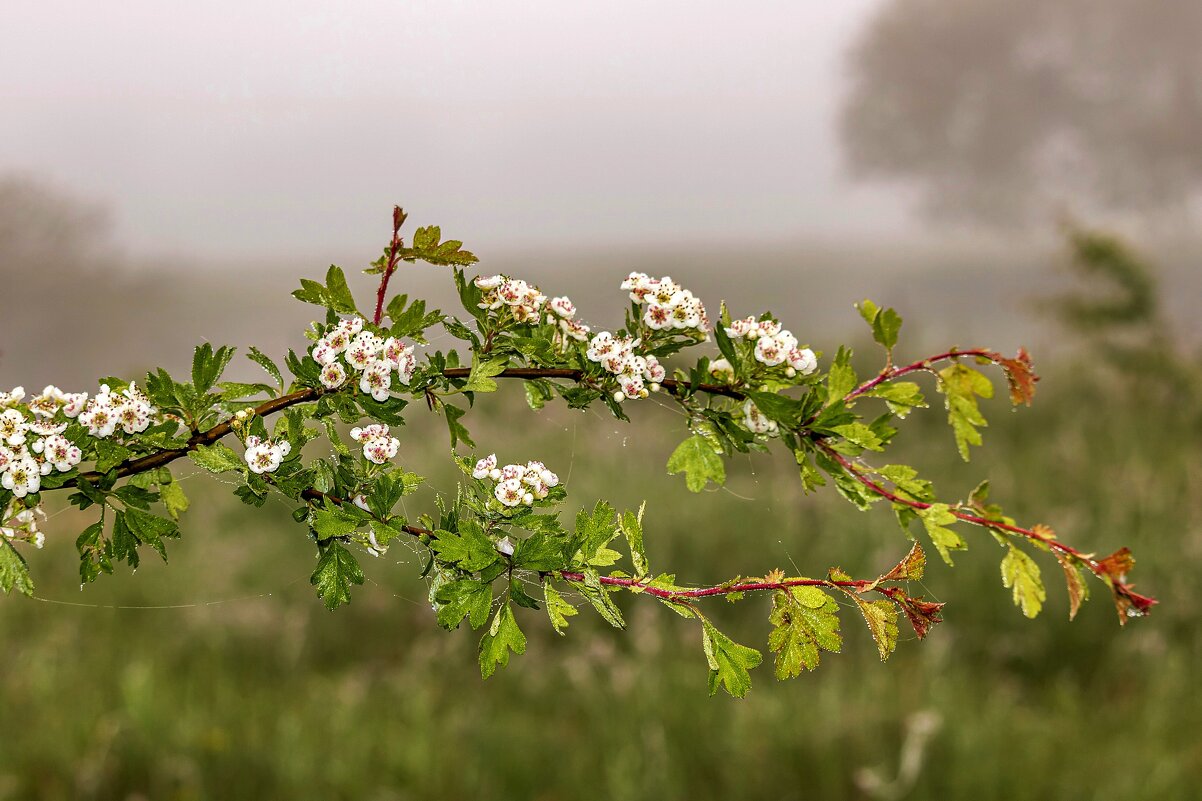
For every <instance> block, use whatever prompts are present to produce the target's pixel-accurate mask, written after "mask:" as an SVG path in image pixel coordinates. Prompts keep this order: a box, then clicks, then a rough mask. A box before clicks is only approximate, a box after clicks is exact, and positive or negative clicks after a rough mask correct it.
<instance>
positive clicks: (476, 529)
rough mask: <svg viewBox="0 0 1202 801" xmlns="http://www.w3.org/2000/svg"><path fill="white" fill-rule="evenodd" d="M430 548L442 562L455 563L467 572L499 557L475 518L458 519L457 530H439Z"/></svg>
mask: <svg viewBox="0 0 1202 801" xmlns="http://www.w3.org/2000/svg"><path fill="white" fill-rule="evenodd" d="M430 549H431V550H433V551H434V552H435V553H437V554H438V555H439V557H440V558H441V559H442V561H444V562H448V563H452V564H457V565H459V567H460V569H462V570H466V571H468V572H469V573H472V572H475V571H477V570H483V569H484V568H486V567H488V566H489V565H491V564H493V563H494V562H496V561H497V560H498V559H500V558H501V557H500V554H498V553H497V549H496V546H494V545H493V542H492V540H490V539H489V538H488V535H487V534H485V533H484V529H483V528H481V527H480V524H479V523H477V522H476V521H475V520H466V519H465V520H460V521H459V530H458V531H444V530H441V529H440V530H439V531H438V536H437V537H436V538H435V539H434V540H432V541H431V542H430Z"/></svg>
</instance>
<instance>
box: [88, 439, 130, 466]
mask: <svg viewBox="0 0 1202 801" xmlns="http://www.w3.org/2000/svg"><path fill="white" fill-rule="evenodd" d="M95 444H96V471H97V472H99V473H107V472H108V471H110V470H112V469H113V468H114V467H116V466H117V465H119V464H121V463H122V462H124V461H125V460H126V459H128V458H129V457H131V456H133V451H131V450H130V449H129V448H127V447H125V446H124V445H118V444H117V443H115V442H110V441H109V440H107V439H98V440H96V441H95Z"/></svg>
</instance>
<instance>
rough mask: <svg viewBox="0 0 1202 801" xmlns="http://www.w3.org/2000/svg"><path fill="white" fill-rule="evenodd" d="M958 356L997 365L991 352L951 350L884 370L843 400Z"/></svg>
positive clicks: (979, 349)
mask: <svg viewBox="0 0 1202 801" xmlns="http://www.w3.org/2000/svg"><path fill="white" fill-rule="evenodd" d="M957 356H974V357H975V356H980V357H982V358H985V359H989V361H991V362H995V363H996V361H997V358H996V356H997V354H995V353H994V352H993V351H991V350H985V349H983V348H978V349H975V350H954V349H953V350H949V351H946V352H944V353H938V354H936V355H934V356H928V357H927V358H925V359H919V360H918V361H916V362H912V363H911V364H907V365H904V366H902V367H891V368H889V369H886V370H882V371H881V374H880V375H878V376H877V377H876V378H873V379H871V380H869V381H865V382H864V383H863V384H860V386H858V387H856V388H855V389H853V390H852V391H851V392H849V393H847V395H845V396H844V397H843V400H844V401H849V400H851V399H853V398H857V397H859V396H860V395H863V394H864V393H865V392H868V391H869V390H871V389H873V388H874V387H876V386H878V385H880V384H883V383H885V382H886V381H892V380H893V379H895V378H900V377H901V376H903V375H909V374H910V373H917V372H919V371H921V370H929V369H931V363H932V362H941V361H943V360H944V359H952V358H955V357H957Z"/></svg>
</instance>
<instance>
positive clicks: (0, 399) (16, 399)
mask: <svg viewBox="0 0 1202 801" xmlns="http://www.w3.org/2000/svg"><path fill="white" fill-rule="evenodd" d="M24 399H25V387H13V390H12V392H0V408H4V407H6V406H16V405H17V404H18V403H20V402H21V401H23V400H24Z"/></svg>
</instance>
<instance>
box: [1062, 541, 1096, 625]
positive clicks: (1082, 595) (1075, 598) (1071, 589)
mask: <svg viewBox="0 0 1202 801" xmlns="http://www.w3.org/2000/svg"><path fill="white" fill-rule="evenodd" d="M1056 560H1057V561H1058V562H1060V567H1061V569H1063V570H1064V582H1065V584H1066V585H1067V586H1068V619H1069V620H1073V619H1074V618H1076V617H1077V612H1079V611H1080V610H1081V603H1082V602H1083V601H1085V600H1088V598H1089V587H1088V586H1087V585H1086V583H1085V577H1084V576H1082V575H1081V568H1079V567H1077V564H1076V562H1074V561H1073V560H1072V559H1071V558H1070V557H1068V556H1065V555H1064V554H1062V553H1060V552H1059V551H1057V552H1056Z"/></svg>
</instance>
